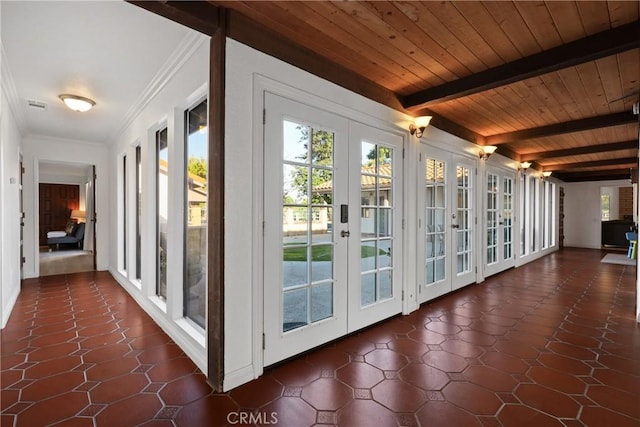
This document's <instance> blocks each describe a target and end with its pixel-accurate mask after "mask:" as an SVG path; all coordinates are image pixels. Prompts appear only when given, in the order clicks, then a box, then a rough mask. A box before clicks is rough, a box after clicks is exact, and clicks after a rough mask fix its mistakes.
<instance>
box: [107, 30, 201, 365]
mask: <svg viewBox="0 0 640 427" xmlns="http://www.w3.org/2000/svg"><path fill="white" fill-rule="evenodd" d="M189 49H192V51H191V52H190V53H189V54H186V55H185V57H184V58H183V59H184V61H182V62H181V63H180V64H178V66H177V67H176V68H175V69H172V70H171V71H172V73H167V74H166V75H167V76H168V78H167V79H166V80H165V81H164V82H161V83H160V84H159V87H160V88H159V89H158V91H157V92H156V93H155V94H154V97H153V98H152V99H150V100H149V102H148V103H147V104H146V105H145V106H144V108H143V109H142V110H141V111H140V113H139V114H138V115H137V116H136V117H135V118H133V119H132V121H131V123H130V125H129V126H128V127H127V128H126V129H125V130H124V131H123V132H122V133H121V134H120V135H118V136H117V137H116V139H115V141H113V143H112V145H111V147H110V150H109V155H108V157H109V170H110V173H111V176H112V182H113V185H112V186H111V188H110V190H109V199H110V200H111V203H110V205H109V208H108V213H107V215H108V216H109V221H110V223H109V227H110V230H112V233H110V235H109V252H108V255H109V271H110V272H111V274H112V275H113V277H114V278H115V279H116V280H117V281H118V282H119V283H120V284H121V285H122V286H123V287H124V288H125V289H126V290H127V291H128V292H129V294H130V295H131V296H132V297H133V298H134V299H135V300H136V302H137V303H138V304H139V305H140V306H141V307H142V308H143V309H144V310H145V311H146V312H147V313H148V314H149V315H150V316H151V317H152V318H153V319H154V320H155V321H156V322H157V323H158V325H159V326H160V327H161V328H162V329H163V330H164V331H165V332H166V333H167V334H168V335H169V336H170V337H171V338H172V339H173V340H174V341H175V342H176V343H177V344H178V345H179V346H180V347H181V348H182V350H183V351H184V352H185V353H186V354H187V355H188V356H189V357H190V358H191V359H192V360H193V361H194V362H195V364H196V365H197V366H198V367H199V368H200V369H201V370H202V371H203V372H204V373H205V374H206V372H207V354H206V348H205V342H206V337H205V334H203V333H202V332H201V330H198V329H197V328H195V327H193V326H192V325H191V324H190V323H189V322H188V321H186V320H185V319H184V318H183V308H182V294H181V292H182V281H183V280H182V274H181V270H179V264H180V262H181V260H182V247H181V242H182V239H183V232H184V229H183V224H182V221H181V219H180V218H181V216H180V215H179V212H181V209H182V205H183V204H182V202H181V200H183V198H182V197H181V193H180V192H181V191H182V187H183V184H182V183H183V179H184V177H183V175H182V171H181V169H180V167H178V165H180V164H181V163H183V162H184V159H183V157H184V155H183V153H182V150H181V148H180V147H181V146H180V145H179V144H178V143H174V141H175V140H176V139H177V138H182V135H183V134H184V129H183V127H182V123H181V121H182V120H183V117H184V111H185V110H186V109H187V108H188V107H190V106H192V105H191V104H192V103H193V102H194V101H196V100H197V99H199V98H201V97H202V96H204V95H206V94H207V92H206V89H207V84H208V80H209V38H208V37H205V36H198V37H195V38H194V39H193V45H191V46H190V47H189ZM164 126H166V127H167V130H168V139H169V176H168V177H167V179H168V182H167V183H165V184H164V186H165V187H168V188H169V204H168V205H169V212H168V213H167V212H165V213H164V215H165V216H166V215H168V216H169V223H168V233H169V237H168V239H170V241H168V250H167V252H168V257H169V263H168V266H167V275H168V280H167V283H168V289H167V294H168V295H167V300H166V301H163V300H160V299H159V298H158V297H157V296H156V282H155V278H156V240H155V235H156V228H155V224H156V211H155V209H156V208H155V206H156V195H155V194H156V193H155V183H156V170H155V144H156V141H155V131H156V130H159V129H160V128H161V127H164ZM138 145H139V146H140V147H141V156H142V159H141V160H142V198H143V199H142V213H141V215H142V221H141V222H142V224H141V227H142V229H141V235H142V242H141V246H142V271H141V273H142V279H141V281H138V280H136V279H135V274H134V273H135V272H134V268H133V266H135V261H136V258H135V247H136V241H135V234H134V233H135V230H134V227H133V226H132V225H133V224H135V221H136V217H135V215H136V212H135V208H134V207H135V206H136V204H135V203H136V200H135V190H134V182H135V158H136V152H135V149H136V146H138ZM124 155H126V156H127V176H128V180H129V182H128V187H127V188H128V198H127V203H128V206H129V208H128V212H127V224H128V227H127V234H128V235H127V238H126V243H127V247H128V248H129V250H128V258H127V261H128V265H129V266H131V267H129V268H128V269H127V270H126V271H125V270H124V269H123V262H122V258H123V254H122V253H121V252H122V247H123V239H124V238H123V236H122V233H121V232H116V230H121V229H122V225H123V223H124V220H125V218H124V215H123V209H122V207H121V206H122V201H123V195H122V188H123V185H124V182H123V166H122V159H123V156H124ZM176 212H178V214H176ZM176 218H178V219H177V220H176ZM172 266H174V267H176V268H173V267H172Z"/></svg>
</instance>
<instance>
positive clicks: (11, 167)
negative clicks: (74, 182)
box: [0, 93, 22, 328]
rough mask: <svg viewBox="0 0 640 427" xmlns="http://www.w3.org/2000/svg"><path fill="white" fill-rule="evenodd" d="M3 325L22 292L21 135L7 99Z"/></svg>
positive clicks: (0, 139)
mask: <svg viewBox="0 0 640 427" xmlns="http://www.w3.org/2000/svg"><path fill="white" fill-rule="evenodd" d="M0 108H1V109H0V112H1V114H0V123H1V125H2V126H0V129H1V133H0V179H1V181H0V281H1V283H0V322H1V323H0V327H2V328H3V327H4V326H5V325H6V323H7V320H8V319H9V316H10V314H11V310H12V309H13V306H14V304H15V301H16V299H17V298H18V294H19V293H20V279H21V278H20V216H19V215H20V207H19V204H20V191H19V184H20V175H19V174H20V143H21V139H22V137H21V135H20V132H19V130H18V126H17V124H16V122H15V119H14V117H13V114H12V112H11V109H10V108H9V104H8V103H7V99H6V98H5V96H4V93H3V94H2V100H1V107H0Z"/></svg>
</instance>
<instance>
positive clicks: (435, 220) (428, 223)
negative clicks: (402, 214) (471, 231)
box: [424, 159, 447, 286]
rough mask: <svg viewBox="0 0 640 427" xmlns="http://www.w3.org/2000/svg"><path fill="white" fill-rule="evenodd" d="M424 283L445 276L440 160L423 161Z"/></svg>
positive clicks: (443, 184)
mask: <svg viewBox="0 0 640 427" xmlns="http://www.w3.org/2000/svg"><path fill="white" fill-rule="evenodd" d="M425 174H426V175H425V191H426V193H425V204H424V209H425V227H424V237H425V244H426V246H425V265H426V268H425V284H426V285H427V286H429V285H432V284H434V283H437V282H441V281H443V280H444V279H445V277H446V276H447V275H446V272H445V264H446V262H445V260H446V256H447V252H446V251H447V243H446V227H445V214H446V210H447V202H446V200H447V199H446V197H447V196H446V195H447V187H446V185H447V180H446V167H445V163H444V162H443V161H442V160H436V159H426V161H425Z"/></svg>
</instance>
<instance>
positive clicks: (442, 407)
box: [0, 250, 640, 427]
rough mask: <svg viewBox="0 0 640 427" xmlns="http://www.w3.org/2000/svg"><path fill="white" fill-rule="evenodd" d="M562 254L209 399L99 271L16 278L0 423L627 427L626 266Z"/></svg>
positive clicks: (635, 409)
mask: <svg viewBox="0 0 640 427" xmlns="http://www.w3.org/2000/svg"><path fill="white" fill-rule="evenodd" d="M603 255H604V253H601V252H600V251H596V250H564V251H562V252H559V253H556V254H553V255H550V256H548V257H545V258H543V259H541V260H538V261H536V262H533V263H531V264H528V265H526V266H523V267H520V268H518V269H514V270H510V271H507V272H504V273H502V274H499V275H496V276H494V277H492V278H490V279H488V280H487V281H486V282H485V283H483V284H480V285H474V286H470V287H467V288H465V289H462V290H461V291H458V292H455V293H453V294H451V295H448V296H446V297H443V298H440V299H438V300H436V301H434V302H431V303H429V304H427V305H425V306H423V307H422V308H421V309H420V310H419V311H417V312H415V313H413V314H411V315H410V316H399V317H395V318H393V319H391V320H389V321H386V322H383V323H381V324H379V325H377V326H375V327H372V328H369V329H367V330H365V331H363V332H361V333H358V334H355V335H353V336H349V337H346V338H344V339H342V340H339V341H337V342H335V343H332V344H329V345H327V346H324V347H322V348H320V349H318V350H316V351H313V352H310V353H308V354H306V355H303V356H300V357H299V358H297V359H294V360H292V361H289V362H287V363H285V364H282V365H280V366H277V367H274V368H271V369H268V370H267V372H266V373H265V375H264V376H262V377H261V378H259V379H258V380H256V381H253V382H251V383H249V384H246V385H244V386H242V387H239V388H237V389H235V390H233V391H231V392H230V393H226V394H213V393H211V390H210V389H209V387H208V386H207V385H206V382H205V379H204V376H203V375H202V374H201V373H200V372H199V371H198V369H197V368H196V367H195V366H194V364H193V363H192V362H191V361H190V360H189V359H188V358H187V357H185V355H184V354H183V353H182V352H181V351H180V349H179V348H178V347H177V346H176V345H175V344H174V343H173V342H172V341H171V340H170V339H169V338H168V337H167V336H166V335H165V334H164V333H162V331H161V330H160V329H159V328H158V327H157V326H156V325H155V324H154V323H153V322H152V321H151V320H150V318H149V317H148V316H147V315H146V314H145V313H144V312H143V311H142V310H141V309H140V308H139V307H138V306H137V305H136V304H135V303H134V302H133V300H132V299H131V298H130V297H128V295H127V294H126V292H125V291H123V290H122V289H121V288H120V287H119V286H117V285H116V283H115V281H114V280H113V279H112V278H111V277H110V276H109V275H108V274H107V273H77V274H72V275H62V276H51V277H46V278H42V279H40V280H28V281H26V282H25V284H24V287H23V291H22V294H21V295H20V297H19V300H18V302H17V305H16V308H15V310H14V312H13V314H12V316H11V318H10V320H9V323H8V325H7V327H6V328H5V329H4V330H3V331H2V335H1V337H2V339H1V344H2V349H1V354H2V359H1V377H0V381H1V385H2V395H1V400H2V412H1V415H0V418H1V427H7V426H29V427H34V426H44V425H56V426H134V425H146V426H172V425H178V426H190V427H191V426H222V425H227V424H229V425H243V422H245V423H244V425H246V424H247V423H250V424H253V423H252V421H253V422H255V421H257V422H255V424H259V425H270V424H275V422H276V421H277V425H280V426H310V425H336V424H337V425H340V426H346V427H352V426H353V427H356V426H366V427H370V426H429V427H432V426H454V427H458V426H485V427H488V426H517V427H524V426H536V427H539V426H570V427H573V426H583V425H587V426H598V427H599V426H616V427H624V426H636V427H637V426H639V425H640V328H639V326H638V324H636V323H635V321H634V303H635V274H636V267H630V266H623V265H614V264H602V263H600V262H599V261H600V258H601V257H602V256H603Z"/></svg>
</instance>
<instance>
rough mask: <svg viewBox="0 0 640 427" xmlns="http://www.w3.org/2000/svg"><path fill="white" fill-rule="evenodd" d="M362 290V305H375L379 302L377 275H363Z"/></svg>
mask: <svg viewBox="0 0 640 427" xmlns="http://www.w3.org/2000/svg"><path fill="white" fill-rule="evenodd" d="M361 280H362V284H361V288H360V292H361V294H360V305H361V306H365V305H369V304H373V303H374V302H376V300H377V295H376V273H370V274H363V275H362V279H361Z"/></svg>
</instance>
